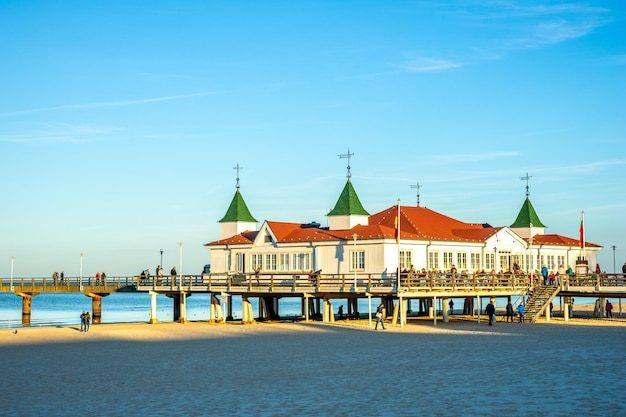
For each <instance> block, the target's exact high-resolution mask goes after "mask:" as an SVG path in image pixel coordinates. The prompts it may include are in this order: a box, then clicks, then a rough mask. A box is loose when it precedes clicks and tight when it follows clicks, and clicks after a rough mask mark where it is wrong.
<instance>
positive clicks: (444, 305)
mask: <svg viewBox="0 0 626 417" xmlns="http://www.w3.org/2000/svg"><path fill="white" fill-rule="evenodd" d="M441 303H442V307H441V311H442V313H443V322H444V323H448V321H450V319H449V317H448V314H449V312H450V304H449V302H448V297H445V298H443V299H442V301H441Z"/></svg>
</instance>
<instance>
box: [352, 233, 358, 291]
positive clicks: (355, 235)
mask: <svg viewBox="0 0 626 417" xmlns="http://www.w3.org/2000/svg"><path fill="white" fill-rule="evenodd" d="M352 237H353V238H354V253H353V254H352V267H353V268H354V290H355V291H356V264H357V255H356V238H357V237H359V235H357V234H356V233H355V234H353V235H352Z"/></svg>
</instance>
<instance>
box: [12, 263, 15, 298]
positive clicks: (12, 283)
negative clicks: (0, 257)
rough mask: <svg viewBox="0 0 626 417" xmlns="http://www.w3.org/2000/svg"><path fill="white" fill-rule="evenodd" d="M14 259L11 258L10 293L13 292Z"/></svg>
mask: <svg viewBox="0 0 626 417" xmlns="http://www.w3.org/2000/svg"><path fill="white" fill-rule="evenodd" d="M14 260H15V258H14V257H13V256H11V291H13V261H14Z"/></svg>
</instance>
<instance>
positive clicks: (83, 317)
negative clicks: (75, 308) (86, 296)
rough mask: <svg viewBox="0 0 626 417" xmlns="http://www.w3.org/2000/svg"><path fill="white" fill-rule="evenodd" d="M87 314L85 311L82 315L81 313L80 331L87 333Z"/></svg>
mask: <svg viewBox="0 0 626 417" xmlns="http://www.w3.org/2000/svg"><path fill="white" fill-rule="evenodd" d="M86 314H87V312H86V311H83V312H82V313H80V331H81V332H84V331H85V315H86Z"/></svg>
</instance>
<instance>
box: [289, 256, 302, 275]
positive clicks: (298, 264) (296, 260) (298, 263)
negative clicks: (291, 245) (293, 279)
mask: <svg viewBox="0 0 626 417" xmlns="http://www.w3.org/2000/svg"><path fill="white" fill-rule="evenodd" d="M291 268H293V270H294V271H300V270H302V254H301V253H292V254H291Z"/></svg>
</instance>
